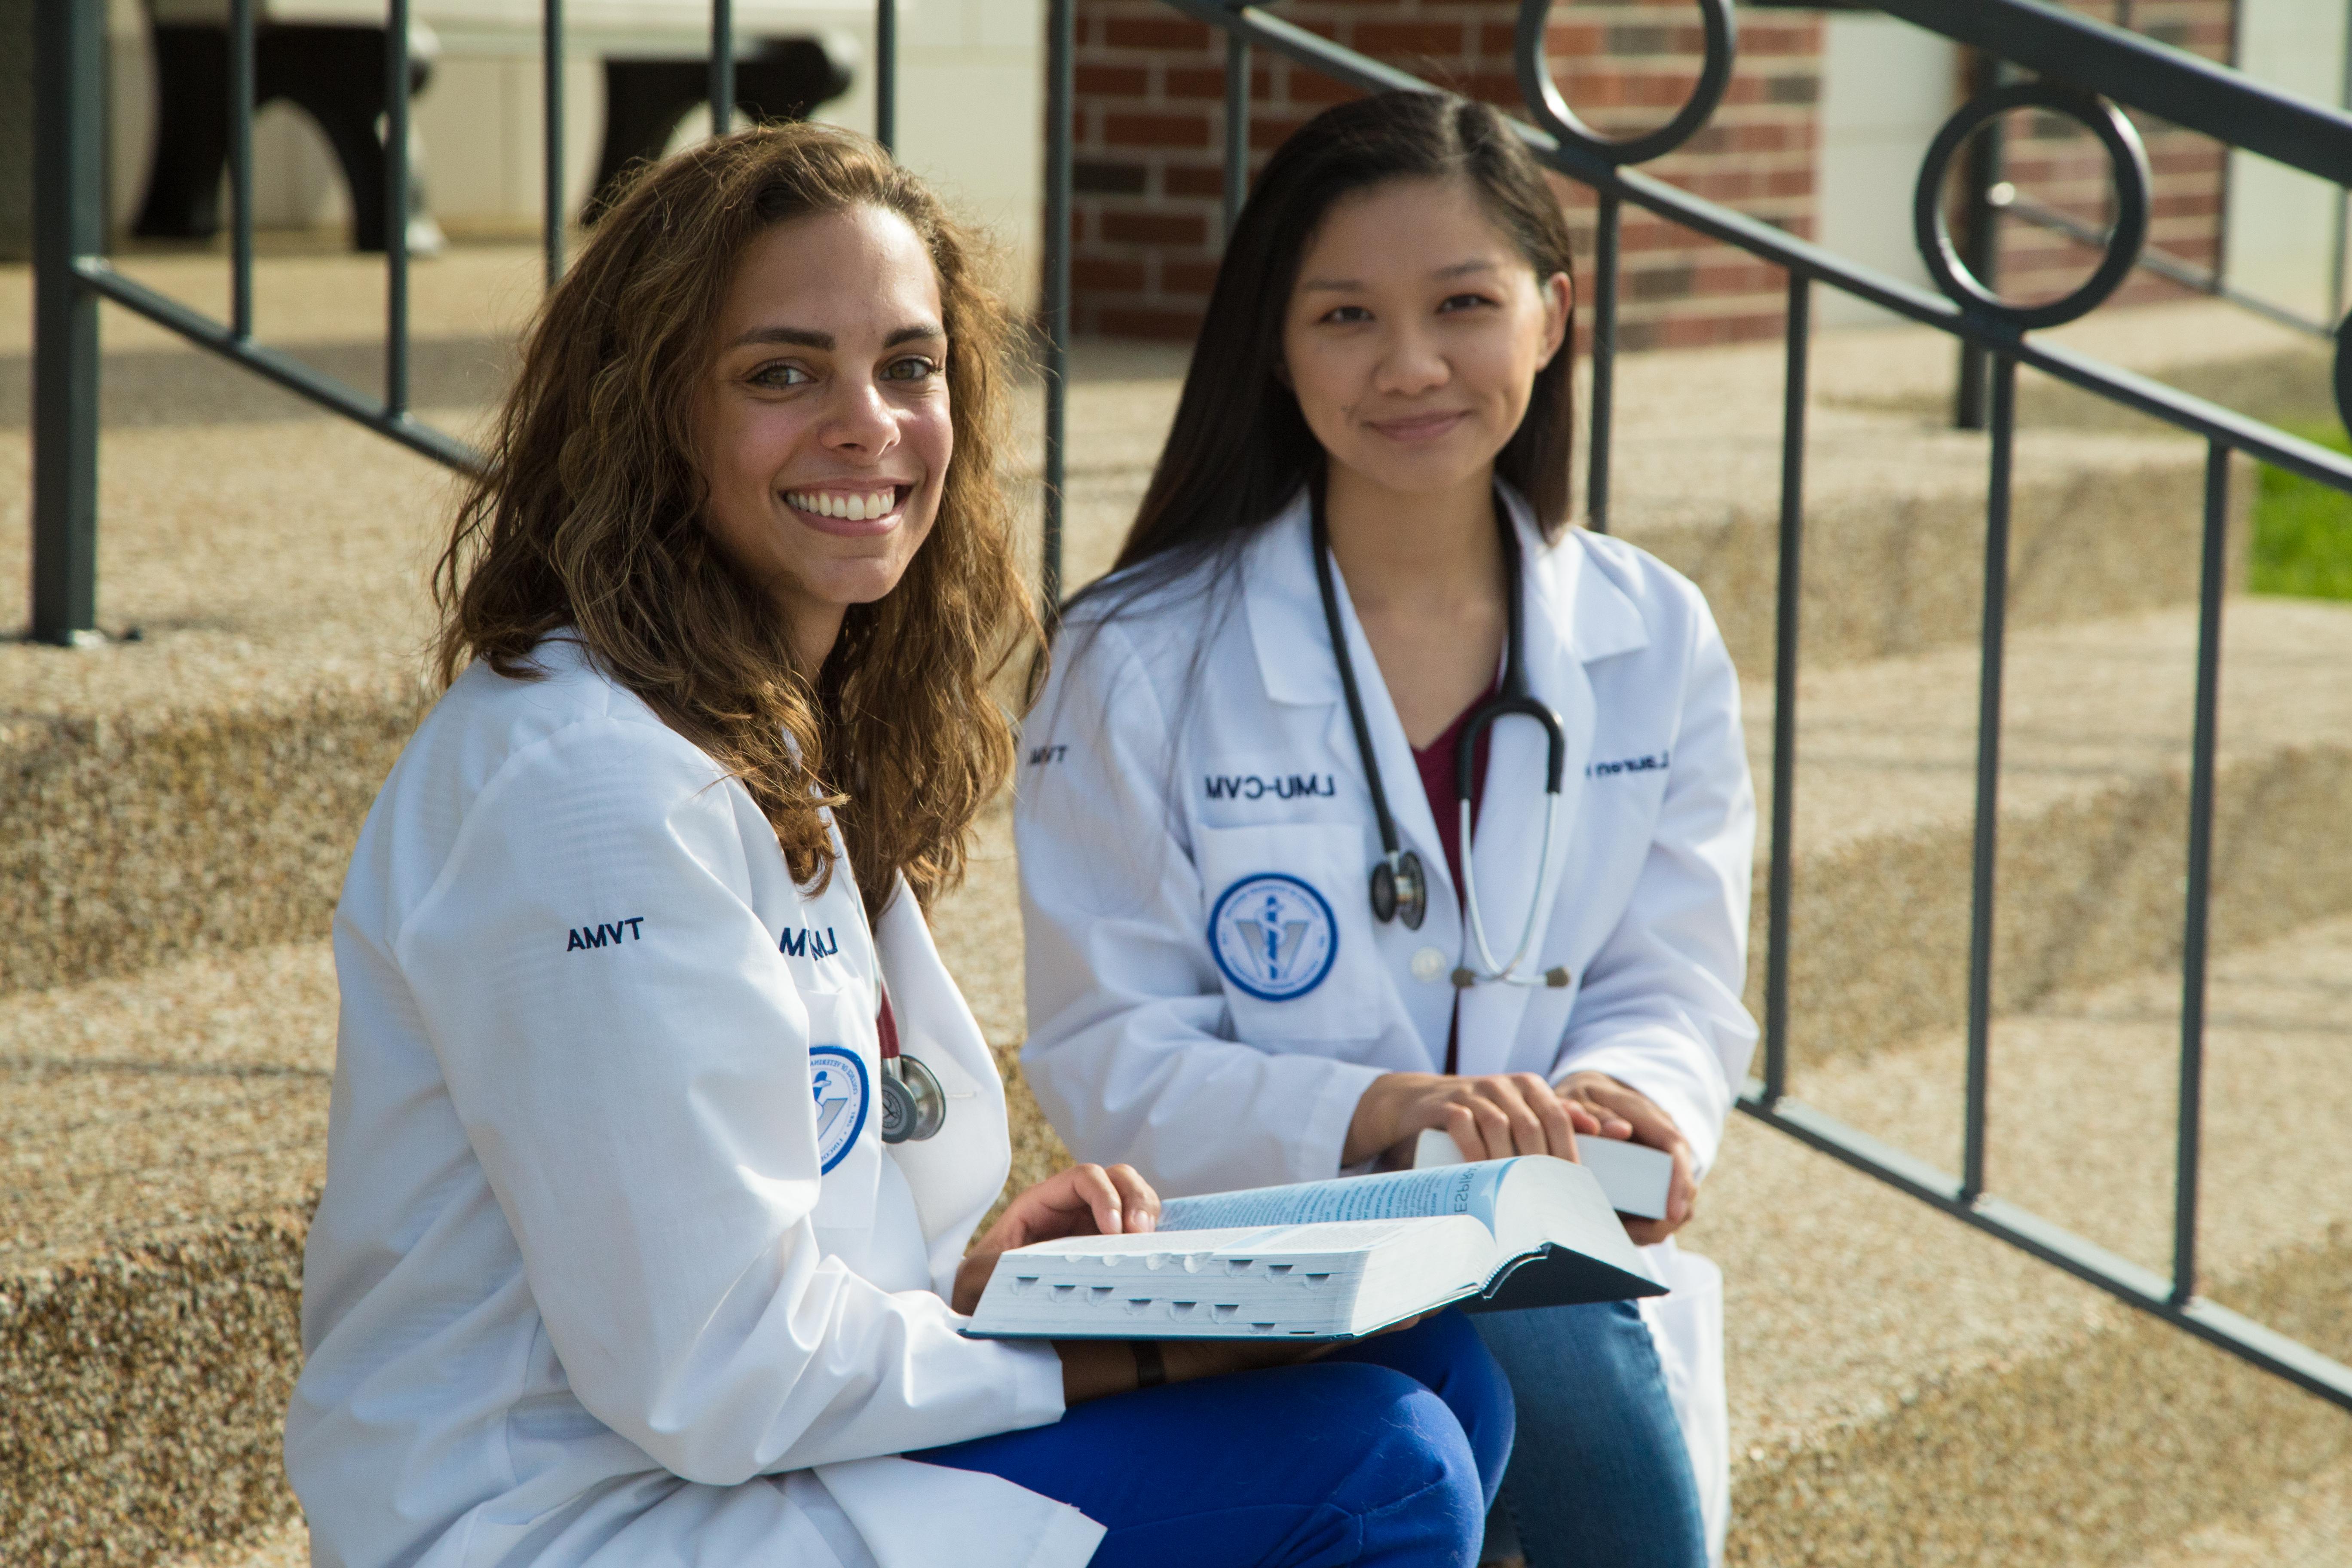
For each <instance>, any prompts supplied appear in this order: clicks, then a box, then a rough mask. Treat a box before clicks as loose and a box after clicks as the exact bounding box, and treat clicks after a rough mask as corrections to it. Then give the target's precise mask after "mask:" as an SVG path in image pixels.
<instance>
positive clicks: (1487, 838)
mask: <svg viewBox="0 0 2352 1568" xmlns="http://www.w3.org/2000/svg"><path fill="white" fill-rule="evenodd" d="M1506 500H1507V504H1508V505H1509V507H1510V510H1511V518H1512V522H1513V524H1514V526H1515V527H1516V528H1517V531H1518V535H1519V550H1520V559H1521V560H1522V561H1523V562H1524V563H1525V570H1524V571H1523V573H1522V575H1521V582H1520V585H1519V591H1520V594H1521V595H1522V597H1523V600H1524V604H1525V608H1526V616H1525V626H1526V631H1525V637H1526V644H1527V646H1526V649H1525V657H1526V661H1527V671H1528V689H1529V690H1530V691H1531V692H1532V693H1533V694H1534V696H1535V697H1536V699H1537V700H1538V701H1541V702H1543V703H1546V704H1548V705H1549V707H1550V708H1551V710H1552V711H1553V712H1555V713H1557V714H1559V721H1560V729H1561V731H1562V734H1563V736H1564V738H1565V740H1566V742H1567V748H1566V752H1567V754H1566V757H1565V761H1564V766H1563V768H1562V771H1561V775H1560V794H1559V820H1558V821H1557V822H1556V823H1555V824H1554V825H1553V828H1552V839H1551V847H1550V852H1549V854H1547V855H1545V856H1544V857H1543V861H1542V864H1541V865H1538V863H1537V853H1538V848H1539V847H1541V846H1542V843H1543V826H1544V806H1545V802H1544V792H1543V780H1544V772H1545V767H1546V743H1545V738H1544V733H1543V730H1542V727H1541V726H1540V725H1538V724H1536V723H1535V722H1534V721H1530V720H1526V719H1506V720H1504V721H1502V722H1500V723H1499V724H1497V725H1496V726H1495V728H1494V730H1493V731H1492V733H1493V735H1494V742H1493V749H1492V751H1491V752H1489V754H1488V757H1487V763H1486V792H1485V794H1484V795H1483V796H1482V797H1481V799H1480V803H1479V809H1478V821H1477V828H1476V844H1475V849H1474V854H1473V858H1472V862H1471V864H1472V867H1473V868H1474V870H1475V874H1476V878H1477V883H1478V903H1479V910H1480V912H1481V913H1482V914H1483V915H1484V916H1485V917H1486V941H1487V944H1488V946H1490V947H1491V948H1492V949H1493V950H1494V954H1495V960H1496V963H1502V962H1504V961H1506V960H1507V959H1508V958H1509V957H1510V955H1511V952H1512V950H1513V949H1514V948H1516V947H1517V945H1518V941H1519V931H1520V929H1521V927H1522V925H1523V923H1524V922H1525V921H1527V919H1528V910H1529V909H1530V908H1533V909H1534V910H1535V911H1536V912H1535V927H1534V931H1533V932H1532V933H1531V935H1530V938H1529V941H1528V956H1527V957H1526V958H1524V959H1522V960H1521V961H1520V964H1519V970H1518V973H1520V974H1521V975H1523V976H1528V977H1530V978H1532V977H1534V976H1537V975H1539V974H1541V973H1542V972H1543V971H1544V970H1545V969H1546V968H1548V967H1549V966H1550V964H1551V963H1557V962H1559V957H1557V956H1551V957H1548V956H1547V955H1548V954H1549V953H1551V952H1552V949H1553V944H1552V943H1551V942H1549V940H1548V939H1549V936H1550V934H1551V926H1552V923H1553V920H1554V917H1555V915H1556V913H1557V911H1558V910H1559V906H1560V903H1561V901H1562V893H1563V889H1561V887H1560V875H1561V871H1562V869H1563V868H1564V867H1565V866H1566V864H1567V862H1568V858H1569V843H1570V838H1571V837H1573V836H1574V834H1575V833H1576V830H1577V825H1578V814H1579V807H1580V805H1581V802H1582V798H1583V793H1584V783H1585V777H1584V769H1585V764H1586V763H1588V762H1590V761H1591V756H1592V734H1593V724H1594V703H1593V696H1592V682H1591V679H1590V677H1589V676H1588V674H1587V672H1586V668H1585V666H1586V664H1587V663H1588V662H1589V661H1591V660H1593V659H1598V658H1608V657H1610V656H1611V655H1613V654H1618V653H1622V652H1625V651H1627V650H1628V649H1630V648H1633V647H1640V646H1642V645H1643V642H1645V641H1646V640H1647V637H1646V634H1645V633H1644V631H1643V624H1642V618H1641V616H1640V613H1639V612H1638V611H1637V610H1636V609H1635V608H1634V607H1633V605H1632V604H1631V603H1630V602H1629V601H1628V600H1627V599H1626V598H1625V596H1624V595H1623V594H1622V592H1621V591H1620V590H1619V589H1618V588H1617V587H1616V585H1615V584H1612V583H1611V582H1609V580H1608V579H1607V578H1606V577H1605V576H1603V575H1602V574H1601V573H1600V572H1599V571H1598V570H1596V569H1595V568H1594V566H1593V564H1592V563H1591V560H1589V559H1588V558H1587V555H1586V552H1585V547H1584V543H1583V541H1582V539H1581V537H1580V536H1579V535H1577V534H1575V533H1572V532H1571V533H1570V534H1569V535H1567V536H1566V537H1564V538H1563V539H1562V540H1561V541H1560V542H1559V543H1558V544H1557V545H1548V544H1546V543H1545V542H1544V540H1543V537H1542V535H1541V534H1540V533H1538V531H1536V528H1535V526H1534V522H1533V520H1532V518H1531V517H1530V516H1529V515H1528V510H1527V508H1526V506H1525V505H1524V504H1523V503H1522V502H1520V501H1519V500H1518V499H1517V497H1516V496H1510V495H1508V494H1507V495H1506ZM1464 924H1465V933H1464V937H1463V945H1464V950H1465V962H1470V961H1473V960H1475V958H1476V952H1475V948H1474V947H1473V946H1472V944H1471V942H1470V938H1469V935H1468V932H1467V930H1466V927H1467V924H1468V922H1467V921H1465V922H1464ZM1533 994H1534V989H1533V988H1532V987H1529V986H1526V985H1499V984H1480V985H1475V986H1472V987H1471V988H1470V989H1469V990H1468V991H1467V992H1465V993H1464V994H1463V997H1462V1011H1461V1054H1460V1058H1459V1060H1460V1068H1461V1071H1462V1072H1464V1073H1465V1074H1471V1073H1490V1072H1504V1071H1507V1070H1510V1067H1511V1058H1512V1054H1513V1047H1514V1046H1515V1045H1516V1044H1517V1036H1518V1029H1519V1024H1520V1020H1521V1019H1522V1018H1523V1017H1524V1016H1525V1015H1526V1013H1527V1009H1528V1002H1529V1000H1530V999H1531V998H1532V996H1533Z"/></svg>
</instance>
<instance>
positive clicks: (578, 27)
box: [111, 0, 1045, 308]
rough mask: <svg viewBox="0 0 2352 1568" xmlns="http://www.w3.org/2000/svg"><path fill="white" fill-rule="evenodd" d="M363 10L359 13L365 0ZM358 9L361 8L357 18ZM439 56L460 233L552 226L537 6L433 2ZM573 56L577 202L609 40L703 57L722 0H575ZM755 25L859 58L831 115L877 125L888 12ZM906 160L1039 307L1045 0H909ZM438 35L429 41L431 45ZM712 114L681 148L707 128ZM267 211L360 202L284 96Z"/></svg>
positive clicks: (300, 13)
mask: <svg viewBox="0 0 2352 1568" xmlns="http://www.w3.org/2000/svg"><path fill="white" fill-rule="evenodd" d="M111 4H112V5H113V7H114V12H115V16H114V17H113V23H114V26H113V32H114V37H115V59H116V65H115V85H116V92H115V99H116V108H115V113H114V140H115V144H116V148H117V156H116V159H115V170H114V184H115V205H116V208H117V211H118V213H119V214H121V216H124V217H127V216H129V214H130V212H131V210H132V209H133V208H135V206H136V205H137V202H138V199H139V197H140V195H142V192H143V190H144V186H145V180H146V174H145V163H146V157H147V151H146V150H147V148H148V146H149V144H150V142H152V136H153V129H152V121H153V115H152V107H151V106H150V98H149V95H150V94H151V93H152V87H151V86H150V85H149V84H150V81H151V79H152V54H151V52H150V51H149V49H148V47H147V40H146V37H145V30H144V18H143V17H142V15H141V10H140V7H139V4H138V0H111ZM157 4H158V5H159V7H160V8H161V9H163V10H165V11H168V12H171V13H172V14H173V15H174V16H188V17H190V18H191V19H194V18H196V17H199V16H202V17H209V16H211V14H212V12H213V11H215V10H217V11H220V12H222V13H224V14H225V12H226V4H225V0H157ZM354 7H356V9H355V8H354ZM259 9H260V10H261V11H262V12H263V13H264V14H266V15H275V16H285V17H288V18H289V19H319V20H330V19H344V20H349V19H353V18H356V17H358V16H360V15H361V14H362V11H364V12H365V13H366V14H367V15H369V16H381V15H382V14H383V11H382V5H381V0H262V4H261V5H260V7H259ZM346 13H348V14H349V15H348V16H347V15H346ZM416 15H417V16H418V19H419V21H420V22H421V23H422V24H423V25H424V26H425V28H426V29H428V30H429V34H430V42H429V46H428V47H432V48H433V49H434V51H435V54H436V58H435V60H434V66H433V80H432V84H431V86H430V87H429V88H428V89H426V91H425V93H424V95H423V96H421V97H420V98H418V99H417V100H416V102H415V111H414V112H415V129H416V134H417V139H418V155H419V157H420V159H421V170H420V172H421V174H422V175H423V178H424V182H425V190H426V193H427V196H428V199H429V200H430V202H431V205H432V211H433V213H434V216H436V217H438V218H439V219H441V220H442V222H443V223H444V224H446V226H447V227H448V228H449V229H450V230H451V231H452V232H453V233H454V234H456V235H457V236H458V237H461V238H462V237H467V235H469V234H474V235H480V234H485V233H488V234H499V233H505V234H511V235H513V236H514V237H518V238H520V237H524V236H526V235H528V234H530V233H531V232H533V231H535V229H536V227H537V225H538V223H539V217H540V210H541V199H542V198H541V163H542V161H543V158H544V151H543V146H544V143H543V139H542V135H541V124H542V118H543V116H542V109H541V103H542V98H541V70H540V60H539V31H538V28H539V23H538V16H539V5H538V4H537V0H419V4H418V5H417V6H416ZM566 16H567V17H569V18H570V22H569V26H568V35H569V36H568V38H567V43H568V45H569V47H570V50H571V53H572V58H571V59H570V60H569V62H568V64H567V65H566V68H565V73H564V163H565V165H566V168H567V172H568V182H569V187H570V188H569V189H568V191H567V193H566V206H567V209H568V210H571V211H574V212H576V211H577V210H578V208H579V204H580V203H581V202H582V201H583V200H584V199H585V198H586V196H587V195H588V187H589V183H590V181H591V180H592V179H593V177H594V174H595V167H596V158H597V153H598V151H599V149H600V148H601V146H602V143H603V140H604V71H603V68H602V67H601V65H600V64H599V63H598V62H599V58H600V57H599V55H598V53H597V51H598V50H599V49H600V48H601V49H611V50H614V51H617V50H621V49H627V50H629V51H631V52H633V53H639V54H647V55H657V54H665V53H671V52H677V53H679V54H681V55H683V54H688V53H693V52H696V51H698V50H699V49H700V48H701V47H702V43H701V40H702V39H703V38H704V37H707V32H705V31H703V29H707V28H708V26H709V20H708V18H709V5H708V4H707V0H571V3H570V4H569V5H567V6H566ZM735 17H736V26H737V28H738V31H739V36H750V35H751V34H754V33H755V32H759V31H768V32H783V31H789V32H791V33H794V34H802V35H815V36H819V37H825V38H826V39H827V41H828V43H829V44H830V45H831V46H832V47H834V48H835V51H836V58H845V59H847V60H848V61H849V63H850V69H851V82H850V89H849V91H848V92H847V93H846V94H845V96H844V97H842V98H841V99H839V100H835V102H833V103H831V104H828V105H826V106H825V107H824V109H822V110H820V111H819V118H821V119H824V120H827V121H833V122H834V123H836V124H842V125H848V126H852V127H855V128H856V129H857V130H860V131H871V130H872V129H873V125H874V84H873V72H872V68H871V62H872V60H873V58H874V24H873V9H872V6H871V5H870V4H866V3H865V0H737V3H736V5H735ZM898 38H899V48H898V105H899V107H898V154H899V157H900V159H901V161H902V162H904V163H906V164H907V165H908V167H910V168H912V169H914V170H915V171H916V172H917V173H919V174H921V175H922V176H923V177H924V178H925V179H927V180H929V182H930V183H931V184H932V185H933V186H934V187H935V188H936V189H938V190H939V192H940V194H941V195H943V196H944V197H946V198H947V200H948V201H949V202H950V205H952V206H953V207H954V208H955V209H956V210H957V212H958V213H959V214H961V216H965V217H966V218H968V219H969V220H971V221H972V222H975V223H977V224H979V225H981V226H983V227H984V228H985V229H986V230H987V231H988V233H989V235H990V237H992V239H993V240H994V242H995V244H996V246H997V247H999V250H1000V253H1001V255H1002V258H1003V261H1004V262H1005V264H1006V265H1005V268H1004V276H1003V279H1001V282H1000V286H1001V287H1002V288H1003V289H1005V290H1006V292H1007V294H1008V295H1009V297H1010V298H1011V299H1012V300H1013V301H1014V302H1015V303H1016V304H1017V305H1019V306H1022V307H1024V308H1026V307H1028V306H1029V305H1031V304H1033V303H1034V300H1035V294H1036V287H1037V277H1038V265H1039V257H1038V249H1039V246H1040V243H1041V241H1042V238H1043V225H1042V222H1041V218H1042V215H1043V210H1044V190H1045V185H1044V181H1045V4H1044V0H899V3H898ZM424 41H425V40H423V39H420V42H424ZM708 128H709V121H708V119H707V117H705V116H703V115H700V114H696V115H692V116H690V117H689V118H688V121H687V123H685V124H684V125H682V126H681V127H680V128H679V137H678V141H679V142H681V143H682V142H684V141H686V140H687V139H689V138H693V137H698V136H700V135H702V134H704V133H706V132H707V131H708ZM254 163H255V168H254V174H255V187H256V188H255V197H256V202H255V216H256V219H257V222H258V223H259V224H261V225H262V226H265V227H308V226H318V225H333V224H340V223H341V222H342V221H343V220H344V217H345V216H346V213H347V211H348V205H347V201H346V198H345V195H344V193H343V191H342V188H341V179H340V177H339V176H338V175H337V174H336V173H335V170H334V164H333V161H332V159H331V155H330V153H328V150H327V145H326V142H325V139H324V138H323V137H321V136H320V134H319V132H318V131H317V129H316V128H315V127H314V126H312V125H311V124H310V121H308V119H307V118H306V117H305V116H303V115H302V114H301V113H299V111H297V110H291V109H289V108H287V107H286V106H284V105H282V104H281V105H278V106H277V107H275V108H273V109H271V110H266V111H265V112H264V113H263V114H262V115H260V116H259V117H258V118H257V120H256V121H255V124H254Z"/></svg>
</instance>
